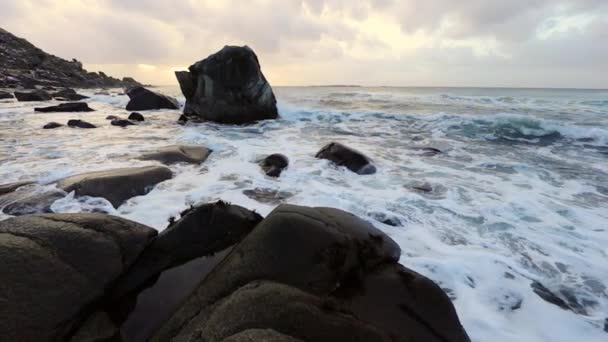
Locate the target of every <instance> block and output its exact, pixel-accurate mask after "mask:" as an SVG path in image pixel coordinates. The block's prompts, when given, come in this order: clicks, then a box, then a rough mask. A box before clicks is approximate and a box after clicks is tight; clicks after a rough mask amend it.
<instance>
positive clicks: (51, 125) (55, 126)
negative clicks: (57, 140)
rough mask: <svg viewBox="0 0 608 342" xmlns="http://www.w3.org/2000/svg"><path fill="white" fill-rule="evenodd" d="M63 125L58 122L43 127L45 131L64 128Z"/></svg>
mask: <svg viewBox="0 0 608 342" xmlns="http://www.w3.org/2000/svg"><path fill="white" fill-rule="evenodd" d="M62 126H63V125H62V124H60V123H58V122H49V123H47V124H46V125H44V126H42V128H43V129H53V128H59V127H62Z"/></svg>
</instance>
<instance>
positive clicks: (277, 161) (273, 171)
mask: <svg viewBox="0 0 608 342" xmlns="http://www.w3.org/2000/svg"><path fill="white" fill-rule="evenodd" d="M288 165H289V159H287V157H286V156H284V155H282V154H279V153H274V154H271V155H269V156H267V157H266V158H264V159H262V161H261V162H260V166H261V167H262V170H263V171H264V173H265V174H266V175H267V176H270V177H279V176H280V175H281V172H282V171H283V170H284V169H285V168H286V167H287V166H288Z"/></svg>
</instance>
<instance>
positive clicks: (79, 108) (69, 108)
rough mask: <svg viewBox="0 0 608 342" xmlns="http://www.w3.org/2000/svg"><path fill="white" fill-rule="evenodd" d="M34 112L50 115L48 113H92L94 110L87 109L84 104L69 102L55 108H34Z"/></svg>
mask: <svg viewBox="0 0 608 342" xmlns="http://www.w3.org/2000/svg"><path fill="white" fill-rule="evenodd" d="M34 110H35V111H36V112H43V113H50V112H93V111H95V110H94V109H91V108H89V105H88V104H86V103H84V102H70V103H62V104H60V105H57V106H50V107H38V108H34Z"/></svg>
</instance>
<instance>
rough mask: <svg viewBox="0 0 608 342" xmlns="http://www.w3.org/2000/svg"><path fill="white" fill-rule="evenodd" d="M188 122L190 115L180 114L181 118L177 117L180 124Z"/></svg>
mask: <svg viewBox="0 0 608 342" xmlns="http://www.w3.org/2000/svg"><path fill="white" fill-rule="evenodd" d="M187 122H188V117H187V116H185V115H183V114H182V115H180V116H179V119H177V123H178V124H180V125H185V124H186V123H187Z"/></svg>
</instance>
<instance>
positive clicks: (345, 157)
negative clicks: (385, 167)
mask: <svg viewBox="0 0 608 342" xmlns="http://www.w3.org/2000/svg"><path fill="white" fill-rule="evenodd" d="M315 157H316V158H321V159H328V160H331V161H332V162H334V163H336V165H338V166H346V167H347V168H348V169H349V170H351V171H353V172H355V173H357V174H359V175H370V174H373V173H376V167H375V166H374V165H372V164H371V161H370V159H369V158H368V157H366V156H365V155H364V154H363V153H361V152H359V151H356V150H354V149H352V148H349V147H346V146H344V145H342V144H340V143H337V142H332V143H329V144H327V145H325V146H324V147H323V148H322V149H321V150H320V151H319V152H317V154H316V156H315Z"/></svg>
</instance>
